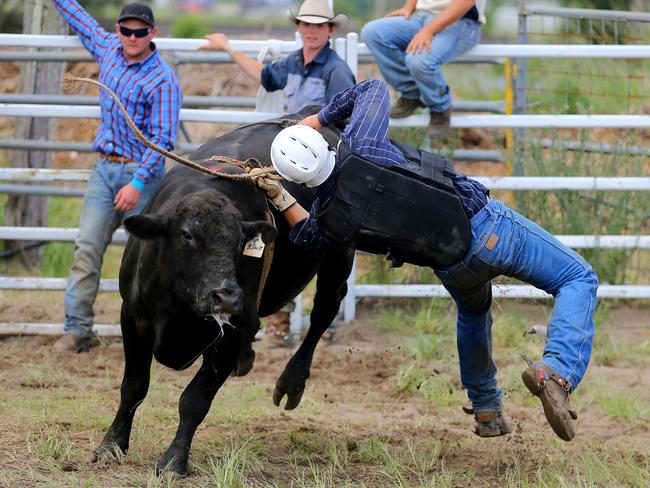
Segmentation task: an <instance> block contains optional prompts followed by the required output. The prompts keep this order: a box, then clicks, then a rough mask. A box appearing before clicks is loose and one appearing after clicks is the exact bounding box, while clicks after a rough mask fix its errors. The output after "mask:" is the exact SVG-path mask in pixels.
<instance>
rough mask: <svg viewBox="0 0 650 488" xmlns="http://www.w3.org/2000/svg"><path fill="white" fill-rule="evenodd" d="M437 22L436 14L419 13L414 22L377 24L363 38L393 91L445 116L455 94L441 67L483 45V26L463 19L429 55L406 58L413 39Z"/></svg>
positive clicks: (443, 35)
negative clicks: (434, 19)
mask: <svg viewBox="0 0 650 488" xmlns="http://www.w3.org/2000/svg"><path fill="white" fill-rule="evenodd" d="M433 18H435V14H432V13H427V12H424V11H416V12H415V13H414V14H413V16H412V17H411V18H410V19H406V18H404V17H386V18H383V19H378V20H373V21H372V22H369V23H367V24H366V25H365V26H364V27H363V29H362V30H361V37H362V38H363V40H364V42H365V43H366V45H367V46H368V48H369V49H370V51H371V52H372V54H373V56H374V57H375V61H376V62H377V65H378V66H379V69H380V70H381V74H382V75H383V76H384V79H385V80H386V81H387V82H388V83H389V84H390V85H391V86H392V87H393V88H395V89H396V90H397V91H399V92H400V93H401V94H402V96H403V97H404V98H408V99H418V98H419V99H420V101H421V102H422V103H424V105H426V106H427V107H428V108H429V110H430V111H432V112H443V111H445V110H447V109H448V108H450V107H451V92H450V91H449V86H447V83H446V82H445V79H444V78H443V77H442V71H441V67H442V65H443V64H446V63H448V62H450V61H451V60H453V59H455V58H457V57H458V56H460V55H461V54H463V53H464V52H465V51H467V50H468V49H470V48H472V47H474V46H476V45H477V44H478V43H479V40H480V38H481V26H480V24H478V23H476V22H474V21H473V20H471V19H465V18H463V19H459V20H457V21H456V22H454V23H453V24H451V25H449V26H447V28H446V29H444V30H443V31H441V32H439V33H438V34H436V35H435V36H434V37H433V40H432V41H431V50H430V51H429V52H427V51H426V49H425V50H423V51H422V52H421V53H419V54H406V53H405V50H406V47H407V46H408V44H409V42H411V39H413V37H414V36H415V34H417V33H418V31H419V30H420V29H421V28H422V27H424V25H426V24H428V23H429V22H430V21H431V20H432V19H433Z"/></svg>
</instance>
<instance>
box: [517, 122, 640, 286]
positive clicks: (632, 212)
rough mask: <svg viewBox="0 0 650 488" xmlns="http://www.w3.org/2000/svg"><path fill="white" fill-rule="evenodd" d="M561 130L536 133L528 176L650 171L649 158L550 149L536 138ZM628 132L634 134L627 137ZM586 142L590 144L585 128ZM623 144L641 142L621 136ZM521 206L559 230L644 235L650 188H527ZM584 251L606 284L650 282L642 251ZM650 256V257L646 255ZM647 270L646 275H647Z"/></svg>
mask: <svg viewBox="0 0 650 488" xmlns="http://www.w3.org/2000/svg"><path fill="white" fill-rule="evenodd" d="M549 135H550V136H551V138H552V139H554V140H557V141H558V143H560V142H561V141H560V139H559V137H558V136H557V133H554V132H550V131H540V132H539V133H537V134H535V135H532V134H531V135H530V137H531V141H532V142H531V143H530V144H529V145H528V147H527V150H528V151H529V153H530V156H529V158H528V161H529V162H528V163H527V165H526V174H527V175H528V176H556V175H563V176H593V175H599V176H642V175H644V174H646V175H647V174H648V168H646V167H645V163H644V159H643V158H642V157H639V156H633V155H628V154H621V153H612V154H598V155H596V154H592V153H589V152H587V151H572V152H567V151H566V150H565V149H564V148H563V147H561V146H559V145H558V146H556V147H554V148H553V149H544V148H543V147H542V145H541V144H539V143H537V142H535V141H539V140H541V139H543V138H545V137H546V138H548V136H549ZM626 136H628V137H629V138H626ZM580 140H581V141H582V143H587V142H590V140H589V138H588V134H587V133H586V132H585V131H582V132H581V137H580ZM617 143H618V144H619V145H620V146H624V145H635V144H640V141H639V140H638V139H637V138H636V137H634V136H633V134H631V133H623V134H621V135H620V137H619V139H618V140H617ZM516 207H517V210H519V211H520V212H521V213H522V214H524V215H526V216H527V217H528V218H530V219H531V220H533V221H535V222H538V223H539V224H540V225H542V226H543V227H544V228H546V230H548V231H549V232H551V233H553V234H569V235H635V234H644V232H643V228H644V226H645V225H646V223H647V214H646V213H647V209H648V208H650V195H649V194H648V192H635V191H599V192H588V191H564V190H560V191H527V192H520V193H518V194H517V205H516ZM580 254H581V255H582V256H584V257H585V259H587V261H588V262H589V263H590V264H591V265H592V266H593V267H594V269H595V270H596V272H597V273H598V276H599V279H600V282H601V283H612V284H619V283H634V282H635V281H641V282H643V281H644V280H645V281H646V282H647V279H648V276H647V274H648V273H647V271H648V266H647V263H645V265H644V262H645V261H644V254H643V253H642V252H641V251H636V250H627V249H581V250H580ZM646 259H647V256H646ZM644 272H645V274H646V276H644V275H643V273H644Z"/></svg>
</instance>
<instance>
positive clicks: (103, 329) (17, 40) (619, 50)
mask: <svg viewBox="0 0 650 488" xmlns="http://www.w3.org/2000/svg"><path fill="white" fill-rule="evenodd" d="M205 42H206V41H204V40H195V39H169V38H159V39H157V45H158V47H159V48H160V49H162V50H173V51H179V52H180V51H185V52H187V51H195V50H196V49H197V48H198V47H199V46H200V45H202V44H205ZM232 44H233V45H234V46H235V47H236V48H238V49H240V50H242V51H244V52H246V53H248V54H251V55H256V54H257V53H259V51H260V50H262V49H264V48H265V47H266V44H267V43H266V41H245V40H233V41H232ZM281 44H282V51H283V52H284V53H289V52H291V51H292V50H294V49H296V46H297V44H296V42H294V41H284V42H282V43H281ZM3 46H14V47H27V48H34V47H40V48H66V49H81V48H82V45H81V43H80V41H79V40H78V39H77V38H76V37H75V36H45V35H12V34H0V47H3ZM335 49H336V51H337V53H339V55H340V56H341V57H343V58H344V59H345V60H346V62H347V63H348V64H349V65H350V67H351V69H352V70H353V72H355V73H356V71H357V64H358V62H359V58H360V57H365V59H367V58H368V56H369V55H370V52H369V50H368V49H367V47H366V46H365V45H364V44H361V43H359V42H358V35H357V34H355V33H351V34H348V36H347V37H346V38H345V39H337V40H336V42H335ZM503 57H514V58H528V57H534V58H567V57H571V58H617V59H621V58H625V59H648V58H650V45H645V46H639V45H634V46H621V45H576V46H566V45H502V44H494V45H480V46H477V47H475V48H473V49H471V50H470V51H468V52H467V53H466V54H465V55H464V56H462V57H461V59H460V61H472V60H483V61H486V62H490V61H493V60H494V58H503ZM277 115H279V114H270V113H256V112H244V111H232V110H197V109H182V111H181V120H182V121H192V122H212V123H232V124H242V123H250V122H257V121H259V120H263V119H266V118H270V117H275V116H277ZM0 116H7V117H9V116H12V117H58V118H99V116H100V113H99V108H98V107H89V106H81V105H67V106H46V107H45V106H42V105H35V104H16V103H3V104H0ZM428 121H429V118H428V116H427V115H415V116H411V117H408V118H406V119H400V120H391V126H392V127H425V126H426V125H427V124H428ZM451 125H452V127H456V128H470V127H476V128H594V127H603V128H636V129H647V128H650V116H648V115H615V114H609V115H608V114H601V115H493V114H485V115H484V114H481V115H462V116H460V115H454V116H452V120H451ZM88 175H89V171H84V170H72V171H67V170H23V169H15V168H0V180H9V181H29V182H56V181H85V180H87V179H88ZM476 179H478V180H479V181H481V182H482V183H484V184H485V185H486V186H487V187H488V188H491V189H494V190H585V191H586V190H624V191H648V190H650V178H629V177H626V178H606V177H571V178H559V177H477V178H476ZM76 233H77V229H47V228H45V229H32V228H20V229H16V228H10V227H3V228H0V239H2V238H4V239H12V240H47V241H49V240H59V241H72V240H74V238H75V237H76ZM3 236H4V237H3ZM558 237H559V238H560V240H561V241H562V242H564V243H565V244H567V245H569V246H570V247H574V248H607V249H612V248H626V249H632V248H634V249H649V248H650V236H558ZM125 241H126V233H125V232H124V231H123V230H120V231H118V232H116V234H115V235H114V242H115V243H124V242H125ZM65 283H66V280H65V279H63V278H13V277H1V278H0V289H2V290H12V289H13V290H63V289H64V288H65ZM117 289H118V286H117V281H116V280H102V281H101V284H100V291H103V292H115V291H117ZM493 294H494V296H495V297H528V298H549V296H548V295H547V294H546V293H544V292H542V291H541V290H538V289H536V288H534V287H532V286H529V285H494V286H493ZM598 295H599V297H601V298H650V286H641V285H640V286H633V285H616V286H613V285H602V286H601V287H600V288H599V290H598ZM379 296H382V297H432V296H449V295H448V294H447V292H446V291H445V290H444V288H443V287H442V286H441V285H358V284H356V283H355V282H354V275H353V276H351V279H350V280H349V294H348V297H346V300H345V314H344V315H345V319H346V320H349V319H351V318H353V317H354V308H355V304H356V299H358V298H361V297H379ZM96 328H97V329H98V333H99V334H101V335H116V334H119V328H117V326H114V325H99V326H96ZM61 331H62V327H61V325H57V324H0V333H46V334H57V333H60V332H61Z"/></svg>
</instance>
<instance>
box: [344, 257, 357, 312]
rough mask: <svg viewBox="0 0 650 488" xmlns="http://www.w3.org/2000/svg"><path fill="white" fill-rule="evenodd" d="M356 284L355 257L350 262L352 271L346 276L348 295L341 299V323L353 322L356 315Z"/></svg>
mask: <svg viewBox="0 0 650 488" xmlns="http://www.w3.org/2000/svg"><path fill="white" fill-rule="evenodd" d="M356 283H357V257H356V256H355V257H354V261H352V271H350V276H348V283H347V284H348V293H347V294H346V295H345V298H344V299H343V321H344V322H350V321H351V320H354V318H355V316H356V314H357V293H356V289H355V286H356Z"/></svg>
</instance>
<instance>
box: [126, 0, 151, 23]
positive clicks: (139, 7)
mask: <svg viewBox="0 0 650 488" xmlns="http://www.w3.org/2000/svg"><path fill="white" fill-rule="evenodd" d="M125 19H139V20H141V21H143V22H146V23H147V24H149V25H150V26H152V27H153V26H154V25H155V24H154V22H155V21H154V19H153V12H152V11H151V9H150V8H149V6H148V5H145V4H144V3H138V2H134V3H127V4H126V5H125V6H124V7H123V8H122V11H121V12H120V16H119V18H118V19H117V21H118V22H122V21H123V20H125Z"/></svg>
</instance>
